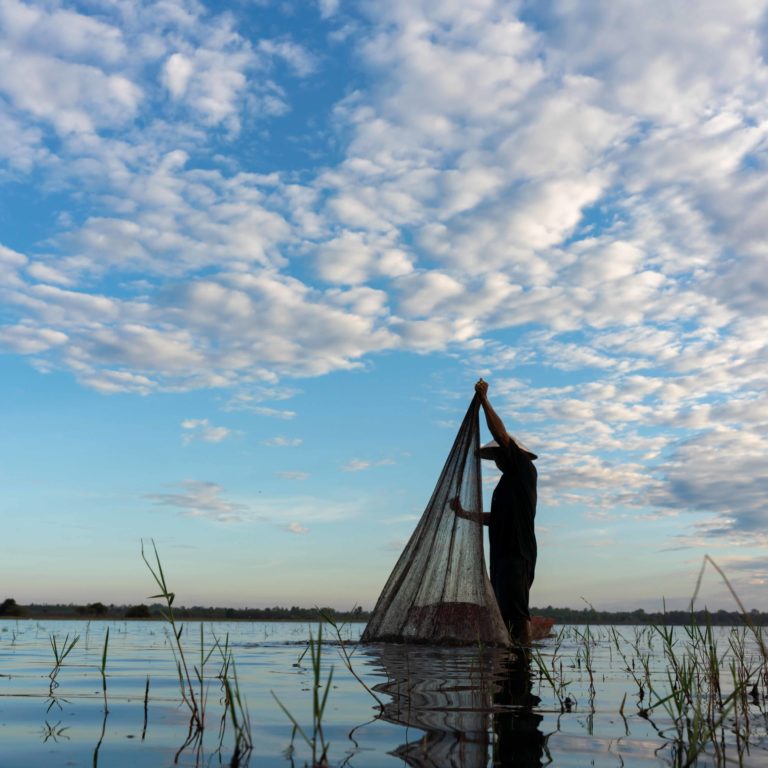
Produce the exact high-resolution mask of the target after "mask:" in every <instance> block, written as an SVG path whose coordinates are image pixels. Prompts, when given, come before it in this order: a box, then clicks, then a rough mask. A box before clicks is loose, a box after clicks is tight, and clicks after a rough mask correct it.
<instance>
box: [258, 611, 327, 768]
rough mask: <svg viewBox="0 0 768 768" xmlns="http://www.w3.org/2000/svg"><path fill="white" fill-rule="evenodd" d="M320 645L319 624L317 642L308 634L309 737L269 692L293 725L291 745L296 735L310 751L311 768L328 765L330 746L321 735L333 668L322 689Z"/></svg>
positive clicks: (321, 767)
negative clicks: (310, 705)
mask: <svg viewBox="0 0 768 768" xmlns="http://www.w3.org/2000/svg"><path fill="white" fill-rule="evenodd" d="M322 643H323V624H322V622H320V623H319V624H318V628H317V640H315V639H314V637H313V636H312V631H311V630H310V633H309V656H310V664H311V667H312V733H311V734H310V735H308V734H307V733H306V732H305V731H304V729H303V728H302V727H301V725H299V722H298V720H297V719H296V718H295V717H294V716H293V714H291V712H290V711H289V709H288V708H287V707H286V706H285V705H284V704H283V702H282V701H280V699H279V698H278V697H277V695H276V694H275V692H274V691H270V693H271V694H272V698H274V700H275V701H276V702H277V704H278V706H279V707H280V709H282V710H283V712H284V713H285V715H286V717H287V718H288V719H289V720H290V721H291V723H292V724H293V734H292V736H291V743H293V738H294V736H295V735H296V734H297V733H298V734H299V735H300V736H301V737H302V738H303V739H304V741H305V742H306V743H307V745H308V746H309V748H310V750H311V751H312V768H324V767H325V766H327V765H328V748H329V746H330V745H329V744H328V743H327V742H326V741H325V734H324V733H323V715H324V713H325V706H326V704H327V702H328V694H329V693H330V690H331V683H332V681H333V667H331V668H330V671H329V672H328V679H327V680H326V681H325V687H324V689H323V682H322V664H321V657H322Z"/></svg>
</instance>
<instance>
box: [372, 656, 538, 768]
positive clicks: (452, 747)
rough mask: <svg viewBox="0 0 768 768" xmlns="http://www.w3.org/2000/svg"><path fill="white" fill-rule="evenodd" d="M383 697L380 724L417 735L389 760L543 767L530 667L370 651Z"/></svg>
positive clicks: (523, 661)
mask: <svg viewBox="0 0 768 768" xmlns="http://www.w3.org/2000/svg"><path fill="white" fill-rule="evenodd" d="M370 653H371V654H372V655H373V661H374V664H376V665H377V666H380V667H381V669H382V671H383V673H384V675H385V676H386V682H384V683H380V684H379V685H377V686H376V690H377V691H379V692H381V693H385V694H388V700H387V702H386V703H385V705H384V708H383V711H382V715H381V716H382V718H383V719H384V720H388V721H389V722H392V723H396V724H398V725H403V726H406V727H413V728H418V729H419V730H420V731H424V733H423V735H422V734H419V735H418V736H415V737H414V739H413V740H410V739H409V740H408V741H407V742H406V743H405V744H402V745H401V746H400V747H398V748H397V749H396V750H395V751H394V752H393V754H395V755H397V756H398V757H400V758H401V759H402V760H403V761H404V762H405V763H406V764H407V765H410V766H413V767H414V768H438V767H439V768H486V766H491V765H492V766H506V765H510V766H541V765H545V764H547V763H548V762H549V760H548V759H547V758H545V754H546V750H545V741H546V739H545V736H544V734H543V733H542V732H541V730H540V727H539V726H540V724H541V721H542V716H541V715H539V714H537V713H536V712H535V711H534V707H535V706H536V705H537V704H538V703H539V698H538V697H537V696H535V695H534V694H533V693H532V680H531V670H530V662H529V659H528V658H527V657H526V656H525V655H524V654H522V653H520V654H518V653H512V652H510V651H500V650H497V649H478V648H462V649H455V648H450V649H448V648H433V647H419V646H399V645H382V646H379V647H377V648H375V649H374V648H371V649H370Z"/></svg>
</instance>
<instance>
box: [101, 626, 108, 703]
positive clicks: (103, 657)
mask: <svg viewBox="0 0 768 768" xmlns="http://www.w3.org/2000/svg"><path fill="white" fill-rule="evenodd" d="M108 647H109V627H107V631H106V634H105V635H104V649H103V650H102V652H101V670H100V672H101V691H102V693H103V694H104V712H105V713H107V712H109V707H108V706H107V648H108Z"/></svg>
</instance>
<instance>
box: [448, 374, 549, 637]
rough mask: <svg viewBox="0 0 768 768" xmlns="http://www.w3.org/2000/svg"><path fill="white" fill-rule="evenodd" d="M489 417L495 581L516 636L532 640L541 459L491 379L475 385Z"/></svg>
mask: <svg viewBox="0 0 768 768" xmlns="http://www.w3.org/2000/svg"><path fill="white" fill-rule="evenodd" d="M475 392H476V393H477V396H478V398H479V400H480V405H481V406H482V409H483V413H485V420H486V423H487V424H488V429H489V430H490V433H491V436H492V437H493V440H492V441H491V442H490V443H487V444H486V445H484V446H482V448H480V450H479V452H478V455H479V456H480V458H481V459H488V460H490V461H493V462H495V464H496V466H497V467H498V468H499V470H500V471H501V478H500V479H499V482H498V484H497V485H496V488H495V490H494V491H493V497H492V499H491V511H490V513H482V515H481V519H480V520H478V522H482V523H483V524H484V525H487V526H488V539H489V541H490V550H491V551H490V572H491V584H492V585H493V591H494V594H495V595H496V602H497V603H498V604H499V609H500V611H501V616H502V618H503V619H504V623H505V624H506V625H507V627H509V631H510V633H511V635H512V637H513V638H514V639H515V640H517V641H518V642H520V643H522V644H524V645H528V644H530V642H531V626H530V624H531V614H530V609H529V604H528V603H529V594H530V589H531V585H532V584H533V577H534V572H535V569H536V551H537V550H536V533H535V530H534V518H535V517H536V481H537V472H536V467H535V466H534V465H533V460H534V459H536V458H537V456H536V454H535V453H531V451H529V450H528V449H527V448H525V447H524V446H522V445H521V444H520V443H519V442H518V441H516V440H515V439H514V438H513V437H512V436H511V435H510V434H509V433H508V432H507V430H506V427H505V426H504V422H502V420H501V419H500V418H499V415H498V414H497V413H496V411H494V409H493V407H492V406H491V403H490V401H489V400H488V384H487V382H485V381H483V380H482V379H480V380H479V381H478V382H477V384H475ZM451 507H452V508H453V510H454V511H455V512H456V514H458V515H459V516H461V517H470V515H469V513H467V512H466V511H465V510H463V509H462V508H461V506H460V504H459V501H458V499H452V500H451Z"/></svg>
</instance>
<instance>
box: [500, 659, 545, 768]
mask: <svg viewBox="0 0 768 768" xmlns="http://www.w3.org/2000/svg"><path fill="white" fill-rule="evenodd" d="M528 653H529V651H528V649H523V650H522V652H521V653H519V654H510V655H509V656H508V658H507V663H506V664H505V668H504V672H503V674H502V675H501V676H500V686H499V689H498V690H497V692H496V693H495V694H494V697H493V702H494V704H496V705H498V704H501V705H503V706H504V707H505V708H506V707H510V709H505V710H500V709H498V708H496V709H495V712H494V715H493V731H494V734H495V736H496V738H495V739H494V747H493V765H498V766H515V765H519V766H521V768H523V767H524V768H534V766H541V765H542V757H543V753H544V745H545V743H546V738H545V736H544V734H543V733H542V732H541V731H540V730H539V725H540V724H541V722H542V720H543V719H544V718H543V717H542V716H541V715H539V714H537V713H536V712H534V707H536V706H538V704H539V703H540V702H541V699H539V697H538V696H535V695H534V694H533V693H532V692H531V688H532V680H531V669H530V662H529V659H528Z"/></svg>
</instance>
